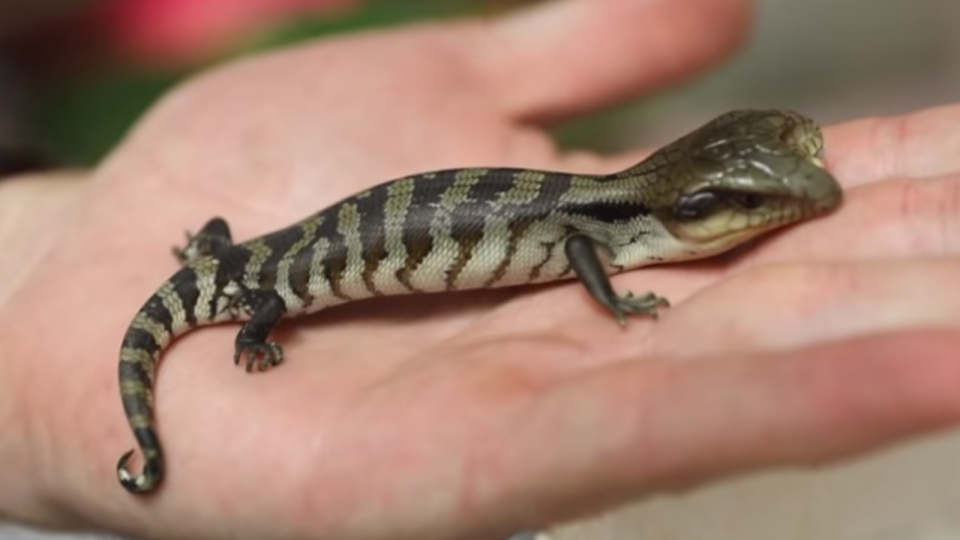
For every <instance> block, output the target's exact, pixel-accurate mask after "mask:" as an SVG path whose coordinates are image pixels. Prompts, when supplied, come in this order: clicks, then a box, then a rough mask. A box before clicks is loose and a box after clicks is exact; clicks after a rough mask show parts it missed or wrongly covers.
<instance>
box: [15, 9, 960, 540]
mask: <svg viewBox="0 0 960 540" xmlns="http://www.w3.org/2000/svg"><path fill="white" fill-rule="evenodd" d="M749 13H750V5H749V4H748V3H746V2H734V1H730V2H724V3H720V2H714V1H713V0H684V1H674V2H637V1H634V0H606V1H604V2H599V1H596V0H565V1H556V2H550V3H547V4H545V5H544V6H543V7H540V8H537V9H535V10H533V11H528V12H524V13H522V14H519V15H515V16H513V17H511V18H507V19H503V20H498V21H496V22H487V23H457V24H449V23H448V24H443V25H429V26H421V27H415V28H407V29H400V30H393V31H384V32H376V33H370V34H365V35H359V36H352V37H345V38H339V39H336V40H331V41H328V42H323V43H316V44H310V45H307V46H305V47H302V48H298V49H293V50H287V51H282V52H279V53H275V54H272V55H268V56H265V57H260V58H254V59H249V60H246V61H243V62H241V63H239V64H236V65H232V66H228V67H225V68H222V69H219V70H217V71H215V72H212V73H209V74H207V75H205V76H203V77H200V78H199V79H197V80H194V81H192V82H189V83H187V84H185V85H184V86H183V87H181V88H180V89H178V90H177V91H175V92H174V93H173V94H172V95H171V96H169V97H168V98H167V99H165V100H164V102H163V103H161V104H160V105H159V106H158V107H157V108H156V109H155V110H154V111H153V112H152V113H151V114H149V115H148V116H147V117H146V118H144V119H143V121H142V122H141V123H140V124H139V126H138V127H137V129H136V130H135V132H134V133H132V134H131V136H130V137H129V138H128V139H127V140H126V141H125V142H124V144H122V145H121V146H120V147H119V148H117V149H116V151H115V152H114V153H113V154H112V155H111V157H110V158H109V159H108V160H107V161H106V162H105V163H104V164H103V165H102V166H100V167H99V168H98V169H97V170H95V171H93V172H92V173H91V174H90V177H89V178H86V179H75V180H73V181H70V180H64V181H62V182H59V183H55V184H45V185H42V184H41V183H40V181H39V180H23V181H20V182H15V183H13V184H9V185H3V184H0V211H4V209H7V210H9V209H10V208H14V207H17V208H20V209H21V212H22V215H24V216H25V218H24V219H21V220H16V221H13V220H10V221H0V242H2V245H3V246H4V249H3V252H2V253H0V272H2V273H0V343H2V344H3V361H2V362H0V384H2V385H3V388H2V390H0V430H2V432H3V433H4V437H3V438H0V478H3V480H4V481H3V482H0V515H2V516H3V517H6V518H8V519H14V520H18V521H22V522H26V523H34V524H40V525H47V526H51V527H61V528H72V529H85V528H86V529H90V528H93V529H102V530H108V531H112V532H115V533H118V534H126V535H131V536H137V537H151V538H194V539H214V538H228V537H229V538H264V537H269V538H276V539H297V538H312V539H321V540H322V539H342V538H351V539H360V540H381V539H382V540H388V539H389V540H404V539H411V540H414V539H416V540H429V539H450V538H458V539H459V538H464V539H472V538H477V539H478V540H479V539H489V538H496V537H497V536H498V535H499V536H506V535H507V534H508V533H510V532H513V531H515V530H520V529H531V528H537V527H539V526H542V525H545V524H549V523H556V522H559V521H562V520H565V519H570V518H574V517H577V516H582V515H585V514H587V513H589V512H592V511H597V510H601V509H606V508H610V507H612V506H615V505H618V504H622V503H625V502H628V501H630V500H633V499H636V498H638V497H642V496H645V495H649V494H656V493H663V492H667V491H671V490H677V489H690V488H692V487H695V486H699V485H702V484H704V483H706V482H710V481H716V480H718V479H721V478H724V477H727V476H730V475H734V474H743V473H746V472H749V471H754V470H757V469H761V468H769V467H783V466H791V467H795V466H803V465H808V464H819V463H822V462H824V461H831V460H838V459H842V458H849V457H852V456H855V455H858V454H859V453H862V452H867V451H872V450H876V449H879V448H882V447H884V446H885V445H887V444H891V443H894V442H899V441H903V440H906V439H907V438H908V437H910V436H917V435H920V434H926V433H930V432H933V431H935V430H940V429H944V428H947V427H949V426H951V425H955V424H956V423H957V422H958V420H960V354H958V351H960V330H958V324H960V317H958V316H957V312H958V309H957V308H958V306H960V287H957V286H956V276H957V275H958V271H960V257H958V253H960V223H958V220H960V106H949V107H943V108H938V109H931V110H927V111H919V112H916V113H913V114H909V115H906V116H901V117H895V118H873V119H863V120H858V121H854V122H850V123H846V124H843V125H839V126H832V127H830V128H829V129H828V130H827V133H826V135H827V146H828V156H827V162H828V166H829V167H830V168H831V170H833V171H834V173H835V174H836V175H837V177H838V178H839V179H840V181H841V182H842V183H843V184H844V185H845V187H846V189H847V197H846V201H845V203H844V205H843V207H842V208H841V209H840V210H839V211H838V212H836V213H835V214H833V215H831V216H828V217H825V218H822V219H818V220H815V221H811V222H808V223H804V224H802V225H799V226H797V227H793V228H790V229H789V230H786V231H783V232H782V233H779V234H775V235H773V236H772V237H770V238H768V239H767V240H766V241H764V242H761V243H760V244H759V245H756V246H753V248H751V249H750V250H747V251H746V252H744V253H743V254H741V255H740V256H738V257H736V258H727V259H725V260H721V261H713V262H704V263H697V264H685V265H677V266H669V267H668V266H664V267H657V268H649V269H643V270H640V271H636V272H630V273H627V274H624V275H621V276H618V277H616V278H615V279H614V283H615V286H616V287H617V288H618V289H619V290H626V289H632V290H634V291H635V292H643V291H646V290H655V291H657V292H658V293H660V294H663V295H665V296H667V297H669V298H670V299H671V300H672V301H673V302H674V304H675V305H674V307H672V308H670V309H669V310H665V311H664V313H663V315H662V317H661V318H660V319H659V320H657V321H652V320H644V319H634V320H631V321H630V324H629V325H628V327H627V328H626V329H625V330H624V329H621V328H619V327H618V326H617V325H616V324H615V323H614V322H613V320H612V319H611V317H610V316H609V314H608V313H605V312H604V311H603V309H602V308H600V307H598V306H597V305H595V304H594V303H592V302H591V300H590V298H589V297H588V295H587V293H586V292H585V291H584V289H583V288H582V287H581V286H579V285H578V284H576V283H572V282H571V283H568V284H562V285H555V286H544V287H536V288H521V289H516V290H507V291H493V292H476V293H463V294H456V295H437V296H431V297H417V298H414V297H405V298H392V299H382V300H378V301H375V302H365V303H360V304H356V305H352V306H349V305H348V306H342V307H338V308H336V309H333V310H330V311H328V312H323V313H321V314H318V315H317V316H313V317H309V318H306V319H301V320H299V321H297V322H292V323H291V324H287V325H284V327H283V328H282V329H281V330H279V331H278V332H276V336H275V337H276V338H278V339H279V340H280V341H281V342H282V343H283V345H284V348H285V353H286V359H287V361H286V363H285V364H284V365H282V366H281V367H279V368H277V369H276V370H274V371H271V372H269V373H265V374H255V375H248V374H247V373H245V372H244V371H243V370H242V369H238V368H234V367H233V365H232V363H231V358H232V352H233V351H232V344H233V337H234V335H235V333H236V331H237V330H238V327H237V326H236V325H223V326H218V327H212V328H207V329H203V330H201V331H198V332H194V333H191V334H189V335H188V336H187V337H185V338H184V339H181V340H179V341H178V342H177V343H176V344H175V346H174V347H172V348H171V349H170V350H169V351H168V352H167V353H166V354H165V355H164V358H163V361H162V365H161V370H160V376H159V379H158V381H157V389H156V399H157V415H158V429H159V434H160V436H161V438H162V440H163V442H164V444H165V449H166V455H167V463H168V474H167V477H166V480H165V482H164V484H163V485H162V486H161V487H160V489H159V490H158V492H157V493H156V494H155V495H153V496H150V497H136V496H133V495H130V494H129V493H127V492H126V491H124V490H123V489H122V488H121V487H120V486H119V485H118V483H117V480H116V476H115V470H114V467H115V465H116V460H117V458H118V457H119V456H120V454H121V453H123V452H124V451H126V450H127V449H129V448H131V447H132V446H133V439H132V436H131V434H130V431H129V428H128V427H127V424H126V421H125V419H124V417H123V414H122V409H121V406H120V398H119V390H118V387H117V380H116V371H117V361H118V358H117V355H118V350H119V345H120V339H121V337H122V335H123V332H124V330H125V328H126V326H127V324H128V323H129V322H130V319H131V317H132V316H133V314H134V313H135V312H136V310H137V309H138V308H139V307H140V305H141V304H142V302H143V301H144V300H145V299H146V298H147V297H148V296H149V294H150V293H151V292H152V291H153V290H154V289H155V288H156V287H157V286H158V285H159V284H160V283H161V282H162V281H163V280H164V279H165V278H166V277H168V276H169V275H170V274H171V273H172V272H173V271H174V269H175V267H176V263H175V261H174V260H173V257H172V256H171V254H170V246H171V245H172V244H174V243H177V242H181V241H182V238H181V236H180V235H181V232H182V231H183V229H193V230H196V228H197V227H199V226H200V225H201V224H202V223H203V222H204V221H205V220H206V219H207V218H209V217H210V216H212V215H222V216H224V217H226V218H227V219H229V220H230V222H231V223H232V225H233V227H234V234H235V237H237V238H240V239H245V238H249V237H251V236H254V235H257V234H260V233H263V232H266V231H269V230H273V229H275V228H277V227H280V226H283V225H287V224H289V223H290V222H292V221H293V220H295V219H299V218H300V217H302V216H305V215H307V214H309V213H311V212H313V211H315V210H316V209H318V208H322V207H324V206H326V205H328V204H330V203H332V202H334V201H335V200H337V199H339V198H341V197H343V196H345V195H348V194H350V193H352V192H355V191H357V190H358V189H360V188H363V187H366V186H369V185H372V184H374V183H377V182H380V181H383V180H386V179H389V178H392V177H396V176H399V175H403V174H406V173H411V172H415V171H422V170H428V169H434V168H441V167H451V166H470V165H491V164H492V165H505V166H506V165H513V166H529V167H541V168H551V169H560V170H574V171H592V172H603V171H610V170H615V169H617V168H619V167H621V166H624V165H626V164H629V163H631V162H633V161H635V160H636V159H637V157H638V156H639V155H641V154H642V152H638V153H635V154H632V155H627V156H607V157H604V156H595V155H591V154H588V153H583V152H576V153H560V152H558V151H557V150H556V149H555V148H554V147H553V145H552V143H551V141H550V139H549V137H548V136H547V135H546V134H545V133H544V132H543V131H542V129H541V124H542V123H543V122H545V121H547V120H550V121H555V120H558V119H562V118H569V117H570V116H571V115H573V114H578V113H584V112H587V111H590V110H593V109H595V108H597V107H600V106H602V105H605V104H608V103H610V102H613V101H615V100H617V99H620V98H624V97H627V96H638V95H641V94H642V93H644V92H646V91H650V90H651V89H652V88H654V87H658V86H662V85H664V84H667V83H669V82H676V81H678V80H680V79H681V78H683V77H684V76H687V75H691V74H693V73H695V72H696V71H698V70H701V69H703V68H705V67H707V66H708V65H710V64H713V63H715V62H718V61H720V60H721V59H722V57H723V56H725V55H726V54H729V53H731V52H732V51H734V50H735V49H736V47H737V46H738V45H739V43H740V42H741V40H742V38H743V36H744V33H745V32H746V30H747V26H748V23H749ZM38 192H39V195H38ZM40 195H43V196H40ZM51 197H56V199H53V198H51ZM24 208H26V209H28V210H30V211H29V212H24V211H23V210H22V209H24ZM9 253H14V254H16V258H15V259H11V258H9V257H11V255H8V254H9Z"/></svg>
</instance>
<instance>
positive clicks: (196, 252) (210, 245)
mask: <svg viewBox="0 0 960 540" xmlns="http://www.w3.org/2000/svg"><path fill="white" fill-rule="evenodd" d="M186 235H187V245H185V246H184V247H182V248H180V247H174V248H173V256H174V257H176V258H177V260H178V261H180V264H181V265H187V264H190V263H192V262H193V261H196V260H197V259H199V258H202V257H207V256H210V255H216V254H217V253H218V252H220V251H221V250H223V249H225V248H228V247H230V246H232V245H233V236H232V235H231V234H230V225H228V224H227V222H226V220H224V219H223V218H221V217H215V218H212V219H210V220H209V221H207V223H206V224H204V226H203V227H202V228H201V229H200V230H199V231H197V233H196V234H191V233H190V232H189V231H188V232H187V234H186Z"/></svg>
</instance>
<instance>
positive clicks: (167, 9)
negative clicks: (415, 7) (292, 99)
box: [102, 0, 357, 63]
mask: <svg viewBox="0 0 960 540" xmlns="http://www.w3.org/2000/svg"><path fill="white" fill-rule="evenodd" d="M354 3H357V1H356V0H110V2H109V3H108V5H107V6H106V8H105V10H104V11H103V12H102V13H103V16H104V20H103V22H104V23H105V24H106V26H107V28H108V31H109V32H110V33H111V34H112V36H111V37H112V38H113V40H115V41H116V42H118V45H119V46H120V47H121V48H122V49H123V50H122V51H119V52H121V54H124V55H127V56H133V57H136V58H138V59H142V60H147V61H156V62H167V63H169V62H181V61H191V60H195V59H198V58H202V57H204V56H208V55H211V54H214V53H216V52H217V51H218V50H221V49H222V48H224V47H226V46H228V45H229V44H230V43H232V42H234V41H235V40H238V39H242V38H243V37H244V36H247V35H250V34H253V33H256V32H257V30H258V29H263V28H265V27H269V26H270V25H272V24H276V23H277V22H279V21H281V20H283V19H286V18H290V17H296V16H297V15H301V14H305V13H318V12H330V11H333V10H335V9H338V8H343V7H345V6H347V5H350V4H354Z"/></svg>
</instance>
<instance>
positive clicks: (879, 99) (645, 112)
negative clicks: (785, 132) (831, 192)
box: [0, 0, 960, 540]
mask: <svg viewBox="0 0 960 540" xmlns="http://www.w3.org/2000/svg"><path fill="white" fill-rule="evenodd" d="M718 1H723V0H718ZM757 4H758V20H757V29H756V33H755V36H754V40H753V42H752V43H751V44H750V46H749V48H748V49H747V50H746V51H745V52H744V54H743V55H742V56H741V57H740V58H738V59H737V60H736V61H735V62H733V63H732V64H731V65H730V66H728V67H726V68H724V69H722V70H721V71H720V72H718V73H716V74H714V75H711V76H708V77H706V78H705V79H702V80H700V81H697V82H695V83H694V84H693V85H691V86H690V87H689V88H684V89H682V90H679V91H676V92H670V93H667V94H665V95H662V96H659V97H658V98H656V99H654V100H652V101H651V102H649V103H647V104H644V105H642V106H639V107H636V108H634V109H630V110H628V111H626V112H625V113H624V114H622V115H621V116H619V117H618V118H617V120H616V122H615V126H614V127H615V130H616V132H617V133H616V136H617V138H618V139H619V140H620V141H626V142H627V143H629V142H630V141H639V142H643V143H648V144H654V143H656V142H661V141H662V140H663V137H665V136H667V135H674V134H677V133H679V132H681V131H684V130H686V129H687V128H688V127H692V126H693V125H695V124H697V123H699V122H700V121H702V120H704V119H705V118H708V117H710V116H712V115H713V114H715V113H716V112H717V111H721V110H726V109H731V108H736V107H745V106H749V107H763V106H782V107H791V108H796V109H798V110H802V111H804V112H805V113H808V114H811V115H813V116H815V117H816V118H818V119H820V120H822V121H823V122H826V123H830V122H833V121H840V120H843V119H848V118H856V117H860V116H865V115H877V114H894V113H899V112H905V111H909V110H912V109H915V108H920V107H924V106H929V105H936V104H941V103H949V102H954V101H957V100H958V98H960V0H757ZM638 126H642V128H643V129H642V130H640V129H639V128H638ZM625 406H627V405H625ZM545 451H548V450H547V449H545ZM554 536H555V538H556V540H587V539H589V540H621V539H623V540H626V539H641V540H732V539H736V540H772V539H776V540H801V539H803V540H813V539H815V540H952V539H958V540H960V430H958V431H957V432H956V433H954V434H949V433H948V434H946V435H943V436H940V437H937V438H934V439H930V440H925V441H917V442H914V443H909V444H905V445H903V446H901V447H898V448H895V449H890V450H887V451H884V452H882V453H880V454H877V455H873V456H869V457H867V458H864V459H860V460H856V461H854V462H850V463H847V464H844V465H842V466H834V467H830V468H824V469H821V470H816V471H793V472H778V473H768V474H764V475H760V476H755V477H751V478H744V479H739V480H735V481H729V482H725V483H722V484H719V485H715V486H712V487H709V488H705V489H702V490H699V491H696V492H693V493H689V494H686V495H683V496H676V497H663V498H658V499H653V500H649V501H645V502H642V503H640V502H638V503H637V504H636V505H634V506H631V507H628V508H624V509H621V510H618V511H615V512H611V513H609V514H607V515H604V516H600V517H597V518H595V519H592V520H588V521H584V522H582V523H578V524H573V525H568V526H565V527H561V528H560V529H558V530H557V531H555V534H554ZM40 538H57V539H60V540H66V538H70V537H63V536H49V535H46V534H41V533H33V532H29V531H24V530H22V529H17V528H14V527H5V526H3V525H0V539H3V540H26V539H40ZM73 538H90V537H87V536H77V537H73Z"/></svg>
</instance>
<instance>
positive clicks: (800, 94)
mask: <svg viewBox="0 0 960 540" xmlns="http://www.w3.org/2000/svg"><path fill="white" fill-rule="evenodd" d="M537 1H538V0H366V1H364V0H242V1H237V0H204V1H203V2H199V1H196V0H0V146H15V147H27V148H39V149H41V150H43V151H44V152H46V153H47V154H48V155H50V156H52V157H53V158H54V159H55V160H56V161H58V162H60V163H64V164H67V165H92V164H95V163H96V162H97V161H98V160H99V159H100V158H101V157H102V156H103V155H104V154H105V153H106V152H108V151H109V150H110V148H111V147H113V145H114V144H115V143H116V142H117V140H118V139H119V138H121V137H122V136H123V134H124V132H125V131H126V130H127V129H128V128H129V127H130V125H131V124H132V123H133V122H135V121H136V119H137V118H138V117H139V116H140V115H141V114H142V113H143V111H144V110H145V109H147V108H148V107H149V106H150V105H151V103H153V101H154V100H155V99H156V98H157V97H158V96H160V95H161V94H163V92H164V91H165V90H167V89H168V88H169V87H170V86H172V85H174V84H176V83H177V82H178V81H179V80H181V79H182V78H184V77H186V76H189V75H190V74H191V73H194V72H196V71H198V70H202V69H204V68H205V67H207V66H209V65H211V64H214V63H219V62H223V61H225V60H228V59H230V58H232V57H237V56H242V55H249V54H251V53H254V52H257V51H262V50H266V49H270V48H275V47H283V46H285V45H288V44H291V43H294V42H297V41H301V40H305V39H315V38H322V37H327V36H331V35H335V34H338V33H343V32H351V31H356V30H359V29H368V28H373V27H383V26H388V25H398V24H403V23H408V22H415V21H421V20H427V19H434V20H435V19H441V18H448V17H460V16H464V15H480V16H491V15H495V14H498V13H502V12H504V11H505V10H509V9H512V8H515V7H518V6H521V5H523V4H530V3H535V2H537ZM539 1H543V0H539ZM756 3H757V5H758V15H759V18H758V20H757V23H758V24H757V26H756V28H755V34H754V36H753V39H752V41H751V43H750V44H749V45H748V47H747V49H746V50H745V51H744V52H743V54H741V55H740V56H739V57H738V58H737V59H735V60H734V61H733V62H731V63H730V64H728V65H726V66H724V67H723V68H721V69H720V70H718V71H716V72H714V73H710V74H707V75H706V76H704V77H702V78H701V79H700V80H698V81H694V82H693V83H692V84H690V85H688V86H686V87H683V88H678V89H671V90H669V91H667V92H663V93H661V95H659V96H655V97H654V98H653V99H646V100H644V101H642V102H639V103H635V104H628V105H626V106H623V107H618V108H616V109H615V110H611V111H608V112H606V113H604V114H601V115H597V116H594V117H591V118H589V119H584V120H582V121H577V122H574V123H572V124H569V125H564V126H560V127H559V129H558V137H559V139H560V141H561V143H562V144H565V145H583V146H589V147H592V148H598V149H605V150H615V149H619V148H623V147H626V146H633V145H636V144H638V143H649V144H653V143H656V142H662V138H663V137H664V136H669V135H673V134H677V133H679V132H681V131H684V130H686V129H687V128H689V127H692V126H693V125H694V124H696V123H699V122H700V121H702V120H703V119H705V118H706V117H708V116H712V115H713V114H716V113H717V112H719V111H721V110H723V109H728V108H732V107H738V106H754V107H757V106H766V105H773V106H786V107H795V108H797V109H800V110H803V111H805V112H807V113H809V114H812V115H814V116H815V117H817V118H818V119H820V120H822V121H825V122H830V121H834V120H840V119H843V118H849V117H857V116H862V115H870V114H885V113H893V112H900V111H905V110H909V109H913V108H916V107H921V106H924V105H928V104H932V103H942V102H949V101H950V100H953V99H955V98H956V96H957V89H958V88H960V37H958V30H960V24H958V23H960V2H957V1H956V0H805V1H803V2H796V1H794V2H791V1H790V0H757V2H756Z"/></svg>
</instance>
